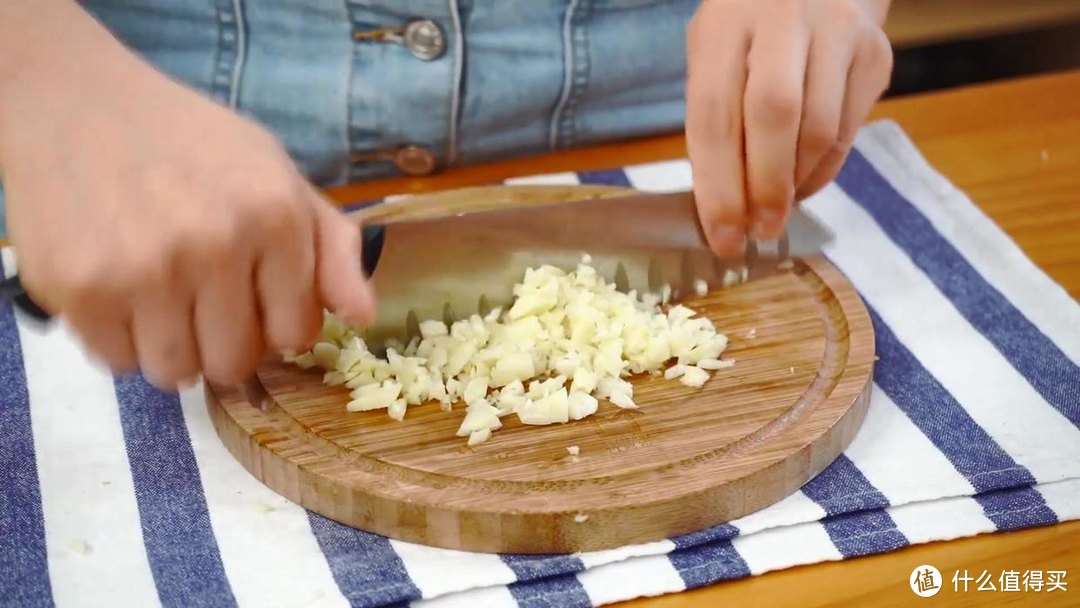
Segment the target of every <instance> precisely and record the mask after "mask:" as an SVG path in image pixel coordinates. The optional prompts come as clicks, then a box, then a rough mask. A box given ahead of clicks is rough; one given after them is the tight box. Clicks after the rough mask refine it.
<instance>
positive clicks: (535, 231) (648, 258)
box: [0, 192, 831, 347]
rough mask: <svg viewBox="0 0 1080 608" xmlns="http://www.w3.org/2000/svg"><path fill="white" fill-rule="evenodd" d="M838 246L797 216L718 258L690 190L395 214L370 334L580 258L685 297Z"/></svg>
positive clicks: (379, 259) (473, 301)
mask: <svg viewBox="0 0 1080 608" xmlns="http://www.w3.org/2000/svg"><path fill="white" fill-rule="evenodd" d="M391 204H402V205H407V204H408V202H407V201H402V202H399V203H391ZM830 239H831V234H830V233H829V232H828V231H827V230H826V229H825V228H824V227H822V226H820V225H818V224H817V223H816V222H814V221H813V220H812V219H811V218H810V217H809V216H807V215H806V214H805V213H803V212H802V211H801V210H799V209H796V211H795V212H794V213H793V214H792V216H791V218H790V219H789V221H788V224H787V227H786V231H785V233H784V234H783V235H782V236H781V238H780V239H778V240H776V241H765V242H755V241H752V240H748V241H747V246H746V249H745V250H744V252H743V253H742V254H741V255H739V256H736V257H733V258H728V259H721V258H718V257H717V256H715V255H714V254H713V252H712V251H711V250H710V248H709V246H708V243H707V241H706V240H705V235H704V233H703V231H702V228H701V225H700V223H699V220H698V216H697V210H696V205H695V202H694V198H693V194H692V193H690V192H676V193H665V194H651V193H650V194H632V195H628V196H618V197H610V198H599V199H592V200H585V201H574V202H558V203H545V204H540V205H528V206H514V207H501V208H496V209H487V210H481V211H473V212H464V213H454V214H449V215H443V216H432V215H426V216H425V217H420V218H409V217H407V214H402V215H400V216H397V217H393V216H391V217H389V218H387V219H386V220H384V221H383V222H381V223H366V224H365V225H364V227H363V252H362V256H363V261H364V270H365V272H366V274H367V275H368V276H369V277H370V278H371V281H372V283H373V286H374V288H375V294H376V297H377V300H378V302H377V304H378V313H377V316H376V319H375V322H374V323H373V324H372V325H371V326H369V327H367V328H364V332H363V333H364V335H365V338H366V339H367V340H368V342H369V344H370V345H371V346H372V347H377V346H378V345H379V344H381V342H382V341H383V340H385V339H386V338H390V337H396V338H402V339H404V338H407V337H408V336H409V335H410V334H413V333H415V331H416V326H417V323H418V321H423V320H425V319H443V320H445V321H447V322H450V321H453V320H455V319H459V318H465V317H468V316H470V315H472V314H474V313H480V314H486V313H487V312H488V311H489V310H491V309H494V308H496V307H504V306H507V305H508V304H510V303H511V302H512V300H513V297H514V296H513V286H514V284H516V283H518V282H520V281H521V280H522V278H523V277H524V274H525V271H526V269H528V268H530V267H535V266H539V265H543V264H550V265H554V266H558V267H560V268H563V269H566V270H571V269H573V268H574V267H576V265H577V264H578V263H579V262H580V261H581V260H582V257H583V256H584V255H588V256H589V257H591V265H592V266H593V267H595V268H596V269H597V272H598V273H599V274H600V276H602V277H604V278H605V279H607V280H608V281H614V282H615V283H616V285H617V286H618V288H619V289H620V290H622V291H629V290H636V291H637V292H638V293H639V294H640V293H644V292H653V293H657V292H660V291H661V290H662V289H663V288H664V286H665V285H667V286H669V288H670V289H671V292H672V293H671V295H672V299H673V300H675V301H679V300H681V299H683V298H685V297H686V296H688V295H691V294H693V293H694V292H695V291H696V289H697V287H698V286H699V284H702V282H703V286H705V287H707V288H708V289H710V290H712V289H716V288H719V287H722V286H724V285H725V284H729V283H730V282H731V281H732V278H737V279H739V281H740V282H741V281H743V280H750V281H752V280H755V279H757V278H759V277H762V276H768V275H771V274H774V273H776V272H777V270H778V267H779V266H781V265H782V263H783V262H785V261H786V260H788V259H790V258H792V257H800V256H807V255H811V254H814V253H816V252H818V251H819V250H820V249H821V247H822V246H823V245H824V244H825V243H827V242H828V241H829V240H830ZM0 293H2V296H3V297H4V298H5V299H7V300H10V301H12V302H14V303H15V305H17V306H18V307H19V308H21V309H22V310H23V311H24V312H26V313H28V314H30V315H31V316H34V317H35V318H38V319H41V320H47V319H48V318H49V316H48V314H47V313H46V312H45V311H43V310H41V309H40V307H38V306H37V305H36V304H35V303H34V302H33V300H32V299H31V298H30V297H29V296H28V295H27V294H26V292H25V291H24V290H23V289H22V286H21V284H20V283H19V280H18V276H17V275H16V276H13V277H11V278H9V279H8V280H7V281H5V282H4V284H3V286H2V288H0Z"/></svg>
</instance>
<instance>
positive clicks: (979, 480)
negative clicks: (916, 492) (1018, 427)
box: [867, 305, 1057, 529]
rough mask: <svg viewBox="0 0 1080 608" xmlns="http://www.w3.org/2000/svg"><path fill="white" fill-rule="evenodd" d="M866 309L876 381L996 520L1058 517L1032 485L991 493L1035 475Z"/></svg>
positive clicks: (1010, 525) (1016, 523)
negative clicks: (1016, 491)
mask: <svg viewBox="0 0 1080 608" xmlns="http://www.w3.org/2000/svg"><path fill="white" fill-rule="evenodd" d="M867 310H869V312H870V320H871V322H872V323H873V325H874V333H875V335H876V339H877V351H878V357H879V358H880V360H879V361H878V365H877V366H876V368H875V370H874V381H875V382H876V383H877V385H878V387H879V388H880V389H881V390H882V391H884V392H885V393H886V394H887V395H889V397H890V398H891V399H892V400H893V402H894V403H896V405H897V407H899V408H900V409H901V410H902V411H903V412H904V413H905V414H907V416H908V418H909V419H911V421H912V422H913V423H914V424H915V425H916V426H917V427H919V429H920V430H921V431H922V432H923V434H925V435H926V437H927V438H928V439H930V442H931V443H933V444H934V446H935V447H936V448H937V449H938V450H940V451H941V453H942V454H944V455H945V457H946V458H948V459H949V462H951V463H952V464H953V466H955V467H956V470H957V471H959V472H960V474H961V475H963V476H964V478H965V479H967V480H968V482H969V483H970V484H971V485H972V486H973V487H974V488H975V491H976V495H975V496H974V498H975V500H976V501H977V502H978V503H979V504H980V505H981V506H982V507H983V511H984V512H985V513H986V516H987V517H988V518H989V519H990V520H991V521H993V522H994V525H996V526H997V527H998V528H999V529H1014V528H1017V527H1027V526H1033V525H1041V524H1045V523H1053V522H1054V521H1056V520H1057V516H1056V515H1055V514H1054V512H1053V511H1052V510H1051V509H1050V508H1049V507H1047V506H1046V503H1045V502H1044V501H1043V498H1042V496H1041V495H1040V494H1039V493H1038V492H1036V491H1035V490H1031V491H1030V493H1019V494H1001V493H998V492H995V491H996V490H1001V489H1008V488H1025V487H1028V486H1030V485H1031V484H1033V483H1035V477H1034V476H1033V475H1032V474H1031V472H1030V471H1028V470H1027V469H1026V468H1024V467H1023V466H1021V465H1020V464H1019V463H1017V462H1016V461H1015V460H1014V459H1013V458H1012V457H1011V456H1009V454H1008V453H1007V452H1006V451H1005V450H1003V449H1002V448H1001V447H1000V446H999V445H998V444H997V442H995V441H994V439H993V438H992V437H990V435H989V434H988V433H987V432H986V431H985V430H984V429H983V428H982V427H981V426H979V425H978V423H976V422H975V421H974V420H973V419H972V418H971V416H970V415H969V414H968V413H967V411H966V410H965V409H964V408H963V407H961V405H960V404H959V403H958V402H957V401H956V398H955V397H953V396H952V395H951V394H950V393H949V392H948V391H947V390H945V388H944V387H943V386H941V384H940V383H939V382H938V381H937V379H936V378H934V377H933V376H932V375H930V373H929V372H928V371H927V370H926V368H924V367H923V366H922V364H920V363H919V361H918V360H917V359H916V358H915V356H914V355H913V354H912V353H911V351H909V350H908V349H907V347H905V346H904V345H903V344H902V343H901V342H900V340H899V339H898V338H897V337H896V335H895V334H894V333H893V332H892V329H890V328H889V326H888V325H886V324H885V322H884V321H882V319H881V317H880V316H879V315H878V313H877V311H876V310H874V308H873V307H871V306H869V305H867ZM1003 501H1004V502H1003ZM1015 501H1021V504H1020V507H1015V504H1014V503H1015ZM1014 507H1015V508H1014ZM1017 509H1023V510H1021V511H1017Z"/></svg>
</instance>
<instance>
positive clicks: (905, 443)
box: [844, 385, 975, 506]
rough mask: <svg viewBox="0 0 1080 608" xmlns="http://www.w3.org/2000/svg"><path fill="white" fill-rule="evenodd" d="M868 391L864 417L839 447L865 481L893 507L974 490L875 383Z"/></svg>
mask: <svg viewBox="0 0 1080 608" xmlns="http://www.w3.org/2000/svg"><path fill="white" fill-rule="evenodd" d="M873 391H874V392H873V396H872V397H871V399H870V408H869V410H868V411H867V413H866V421H865V422H863V426H862V428H860V429H859V433H858V435H856V436H855V440H854V441H852V442H851V445H850V446H849V447H848V449H847V450H846V451H845V452H844V454H845V455H846V456H847V457H848V458H849V459H851V461H852V462H853V463H854V464H855V466H856V467H858V469H859V471H861V472H862V474H863V475H864V476H865V477H866V479H867V481H869V482H870V484H871V485H873V486H874V487H875V488H877V489H878V490H879V491H880V492H881V493H882V494H884V495H885V498H887V499H888V500H889V504H890V505H893V506H896V505H902V504H904V503H908V502H915V501H919V500H932V499H935V498H941V497H944V496H970V495H971V494H972V493H973V492H974V491H975V489H974V488H973V487H972V486H971V484H970V483H969V482H968V480H967V479H966V478H965V477H964V476H963V475H961V474H960V472H959V471H957V470H956V467H954V466H953V464H952V463H951V462H949V459H948V458H946V457H945V455H944V454H942V453H941V451H940V450H938V449H937V447H935V446H934V444H933V443H932V442H931V441H930V440H929V439H928V438H927V437H926V435H925V434H924V433H923V432H922V431H921V430H919V428H918V427H917V426H915V424H914V423H913V422H912V421H911V419H910V418H908V416H907V414H905V413H904V412H903V411H902V410H901V409H900V408H899V407H897V406H896V404H895V403H893V400H892V399H890V398H889V396H888V395H886V394H885V392H884V391H882V390H881V388H880V387H878V386H876V385H875V386H874V387H873ZM897 454H903V458H897Z"/></svg>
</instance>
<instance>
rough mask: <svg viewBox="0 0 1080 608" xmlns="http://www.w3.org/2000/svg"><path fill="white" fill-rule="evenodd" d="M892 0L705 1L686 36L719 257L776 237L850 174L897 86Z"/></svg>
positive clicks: (690, 137)
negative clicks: (855, 151) (862, 133)
mask: <svg viewBox="0 0 1080 608" xmlns="http://www.w3.org/2000/svg"><path fill="white" fill-rule="evenodd" d="M887 8H888V2H887V1H886V2H883V1H882V0H705V1H704V2H703V3H702V4H701V6H700V8H699V9H698V12H697V13H696V14H695V15H694V17H693V19H692V21H691V23H690V26H689V28H688V32H687V62H688V76H687V114H686V138H687V148H688V151H689V156H690V160H691V163H692V165H693V178H694V193H695V196H696V198H697V201H698V214H699V216H700V218H701V222H702V226H704V227H705V232H706V234H707V236H708V239H709V244H710V246H711V247H712V248H713V249H714V250H715V251H716V253H717V254H718V255H723V256H727V255H735V254H737V253H739V252H741V251H742V249H743V246H744V240H745V235H746V233H747V231H749V234H750V235H751V236H753V237H754V238H758V239H773V238H777V237H779V235H780V234H782V232H783V228H784V226H785V224H786V221H787V218H788V215H789V213H790V211H791V209H792V207H793V206H794V205H795V204H797V202H798V201H801V200H802V199H804V198H806V197H807V196H809V195H811V194H813V193H814V192H816V191H818V190H819V189H821V188H822V187H823V186H825V185H826V184H828V183H829V181H831V180H832V179H833V178H834V177H835V176H836V174H837V172H838V171H839V170H840V167H841V165H842V164H843V162H844V159H845V158H846V157H847V154H848V151H849V150H850V148H851V145H852V143H853V141H854V139H855V134H856V131H857V130H858V128H859V126H860V125H861V124H862V123H863V121H864V120H865V119H866V116H867V114H868V113H869V112H870V109H871V107H872V106H873V104H874V102H875V101H877V99H878V98H879V97H880V96H881V94H882V93H883V92H884V91H885V89H886V88H887V87H888V84H889V79H890V76H891V72H892V51H891V48H890V45H889V42H888V39H887V38H886V37H885V34H884V33H883V32H882V29H881V22H882V21H884V17H885V12H886V10H887Z"/></svg>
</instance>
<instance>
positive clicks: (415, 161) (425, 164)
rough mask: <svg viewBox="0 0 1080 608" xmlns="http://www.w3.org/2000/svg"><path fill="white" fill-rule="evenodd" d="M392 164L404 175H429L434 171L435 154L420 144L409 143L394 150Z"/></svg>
mask: <svg viewBox="0 0 1080 608" xmlns="http://www.w3.org/2000/svg"><path fill="white" fill-rule="evenodd" d="M394 165H396V166H397V168H398V170H400V171H401V172H402V173H405V174H406V175H430V174H431V173H432V172H434V171H435V155H434V154H432V153H431V152H428V151H427V150H426V149H424V148H422V147H421V146H417V145H413V144H409V145H407V146H402V147H401V148H398V149H397V151H396V152H394Z"/></svg>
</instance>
